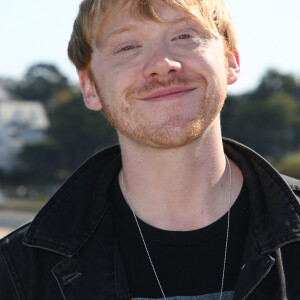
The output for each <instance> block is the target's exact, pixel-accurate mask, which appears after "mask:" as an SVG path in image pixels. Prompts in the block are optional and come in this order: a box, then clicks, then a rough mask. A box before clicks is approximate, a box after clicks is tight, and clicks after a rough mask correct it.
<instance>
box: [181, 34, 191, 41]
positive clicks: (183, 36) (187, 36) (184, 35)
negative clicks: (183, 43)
mask: <svg viewBox="0 0 300 300" xmlns="http://www.w3.org/2000/svg"><path fill="white" fill-rule="evenodd" d="M191 37H192V36H191V35H190V34H187V33H186V34H181V35H180V36H179V37H178V39H179V40H184V39H189V38H191Z"/></svg>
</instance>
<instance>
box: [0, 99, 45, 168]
mask: <svg viewBox="0 0 300 300" xmlns="http://www.w3.org/2000/svg"><path fill="white" fill-rule="evenodd" d="M0 95H1V93H0ZM0 98H2V101H0V169H1V170H3V171H7V172H9V171H10V170H12V169H13V168H15V167H18V166H19V162H18V160H17V156H18V154H19V153H20V151H21V150H22V147H23V146H24V145H25V144H34V143H39V142H41V141H43V139H44V137H45V132H46V130H47V128H48V127H49V119H48V117H47V114H46V111H45V109H44V106H43V104H42V103H40V102H36V101H14V100H6V101H4V97H3V95H2V97H0Z"/></svg>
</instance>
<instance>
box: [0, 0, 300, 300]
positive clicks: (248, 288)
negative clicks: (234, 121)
mask: <svg viewBox="0 0 300 300" xmlns="http://www.w3.org/2000/svg"><path fill="white" fill-rule="evenodd" d="M69 57H70V58H71V60H72V61H73V63H74V64H75V66H76V68H77V70H78V71H79V75H80V84H81V88H82V92H83V96H84V101H85V104H86V106H87V107H88V108H90V109H92V110H103V112H104V113H105V115H106V116H107V118H108V119H109V120H110V122H111V123H112V124H113V125H114V126H115V127H116V129H117V131H118V134H119V139H120V148H119V147H113V148H110V149H106V150H104V151H103V152H101V153H98V154H96V155H95V156H94V157H92V158H91V159H89V160H88V161H87V162H86V163H84V164H83V165H82V166H81V167H80V168H79V169H78V170H77V171H76V172H75V173H74V174H73V175H72V176H71V177H70V178H69V179H68V180H67V182H66V183H65V184H64V185H63V186H62V187H61V188H60V190H59V191H58V192H57V193H56V194H55V195H54V196H53V197H52V199H51V200H50V201H49V202H48V203H47V204H46V206H45V207H44V208H43V209H42V210H41V211H40V212H39V214H38V215H37V217H36V218H35V219H34V220H33V221H32V223H30V224H27V225H25V226H23V227H22V228H20V229H18V230H17V231H16V232H14V233H13V234H12V235H10V236H8V237H7V238H5V239H4V240H3V241H2V243H1V248H0V250H1V252H0V253H1V255H0V270H1V272H0V274H1V275H0V282H1V283H0V298H1V299H30V300H34V299H39V300H40V299H43V300H44V299H130V298H134V299H141V298H144V299H153V298H158V299H159V298H162V299H166V298H170V299H235V300H237V299H252V300H254V299H255V300H259V299H264V300H265V299H272V300H277V299H278V300H279V299H290V300H296V299H300V259H299V253H300V244H299V240H300V205H299V196H300V193H299V191H300V182H299V181H298V180H296V179H291V178H288V177H284V178H282V177H281V176H280V175H279V174H278V173H277V172H276V171H275V170H274V169H273V168H272V167H271V166H270V165H269V164H268V163H267V162H266V161H265V160H264V159H263V158H261V157H260V156H259V155H258V154H256V153H255V152H253V151H252V150H250V149H249V148H247V147H245V146H243V145H240V144H239V143H236V142H234V141H231V140H227V139H224V140H222V137H221V129H220V111H221V109H222V106H223V104H224V101H225V98H226V92H227V85H229V84H233V83H234V82H236V81H237V80H238V78H239V75H240V67H239V56H238V52H237V47H236V39H235V33H234V28H233V25H232V20H231V18H230V15H229V12H228V10H227V8H226V6H225V5H224V3H223V2H222V1H221V0H202V1H199V0H176V1H175V0H173V1H171V0H169V1H167V0H164V1H163V0H143V1H137V0H133V1H120V0H84V1H83V2H82V4H81V6H80V12H79V15H78V17H77V19H76V21H75V24H74V31H73V34H72V37H71V41H70V44H69ZM241 126H242V124H241ZM224 150H225V152H224Z"/></svg>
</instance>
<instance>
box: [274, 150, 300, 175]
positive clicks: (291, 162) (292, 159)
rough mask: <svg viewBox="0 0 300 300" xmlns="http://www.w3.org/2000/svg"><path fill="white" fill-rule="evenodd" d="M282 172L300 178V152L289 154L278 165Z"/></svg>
mask: <svg viewBox="0 0 300 300" xmlns="http://www.w3.org/2000/svg"><path fill="white" fill-rule="evenodd" d="M276 168H277V170H278V171H279V172H280V173H283V174H286V175H289V176H292V177H295V178H300V152H297V153H294V154H291V155H288V156H286V157H284V158H283V159H281V160H280V161H279V162H278V164H277V165H276Z"/></svg>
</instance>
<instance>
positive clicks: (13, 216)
mask: <svg viewBox="0 0 300 300" xmlns="http://www.w3.org/2000/svg"><path fill="white" fill-rule="evenodd" d="M34 215H35V214H34V213H29V212H19V211H7V210H0V238H1V237H3V236H4V235H6V234H8V233H9V232H11V231H13V230H14V229H16V228H18V227H19V226H21V225H23V224H24V223H26V222H28V221H30V220H32V218H33V217H34Z"/></svg>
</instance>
